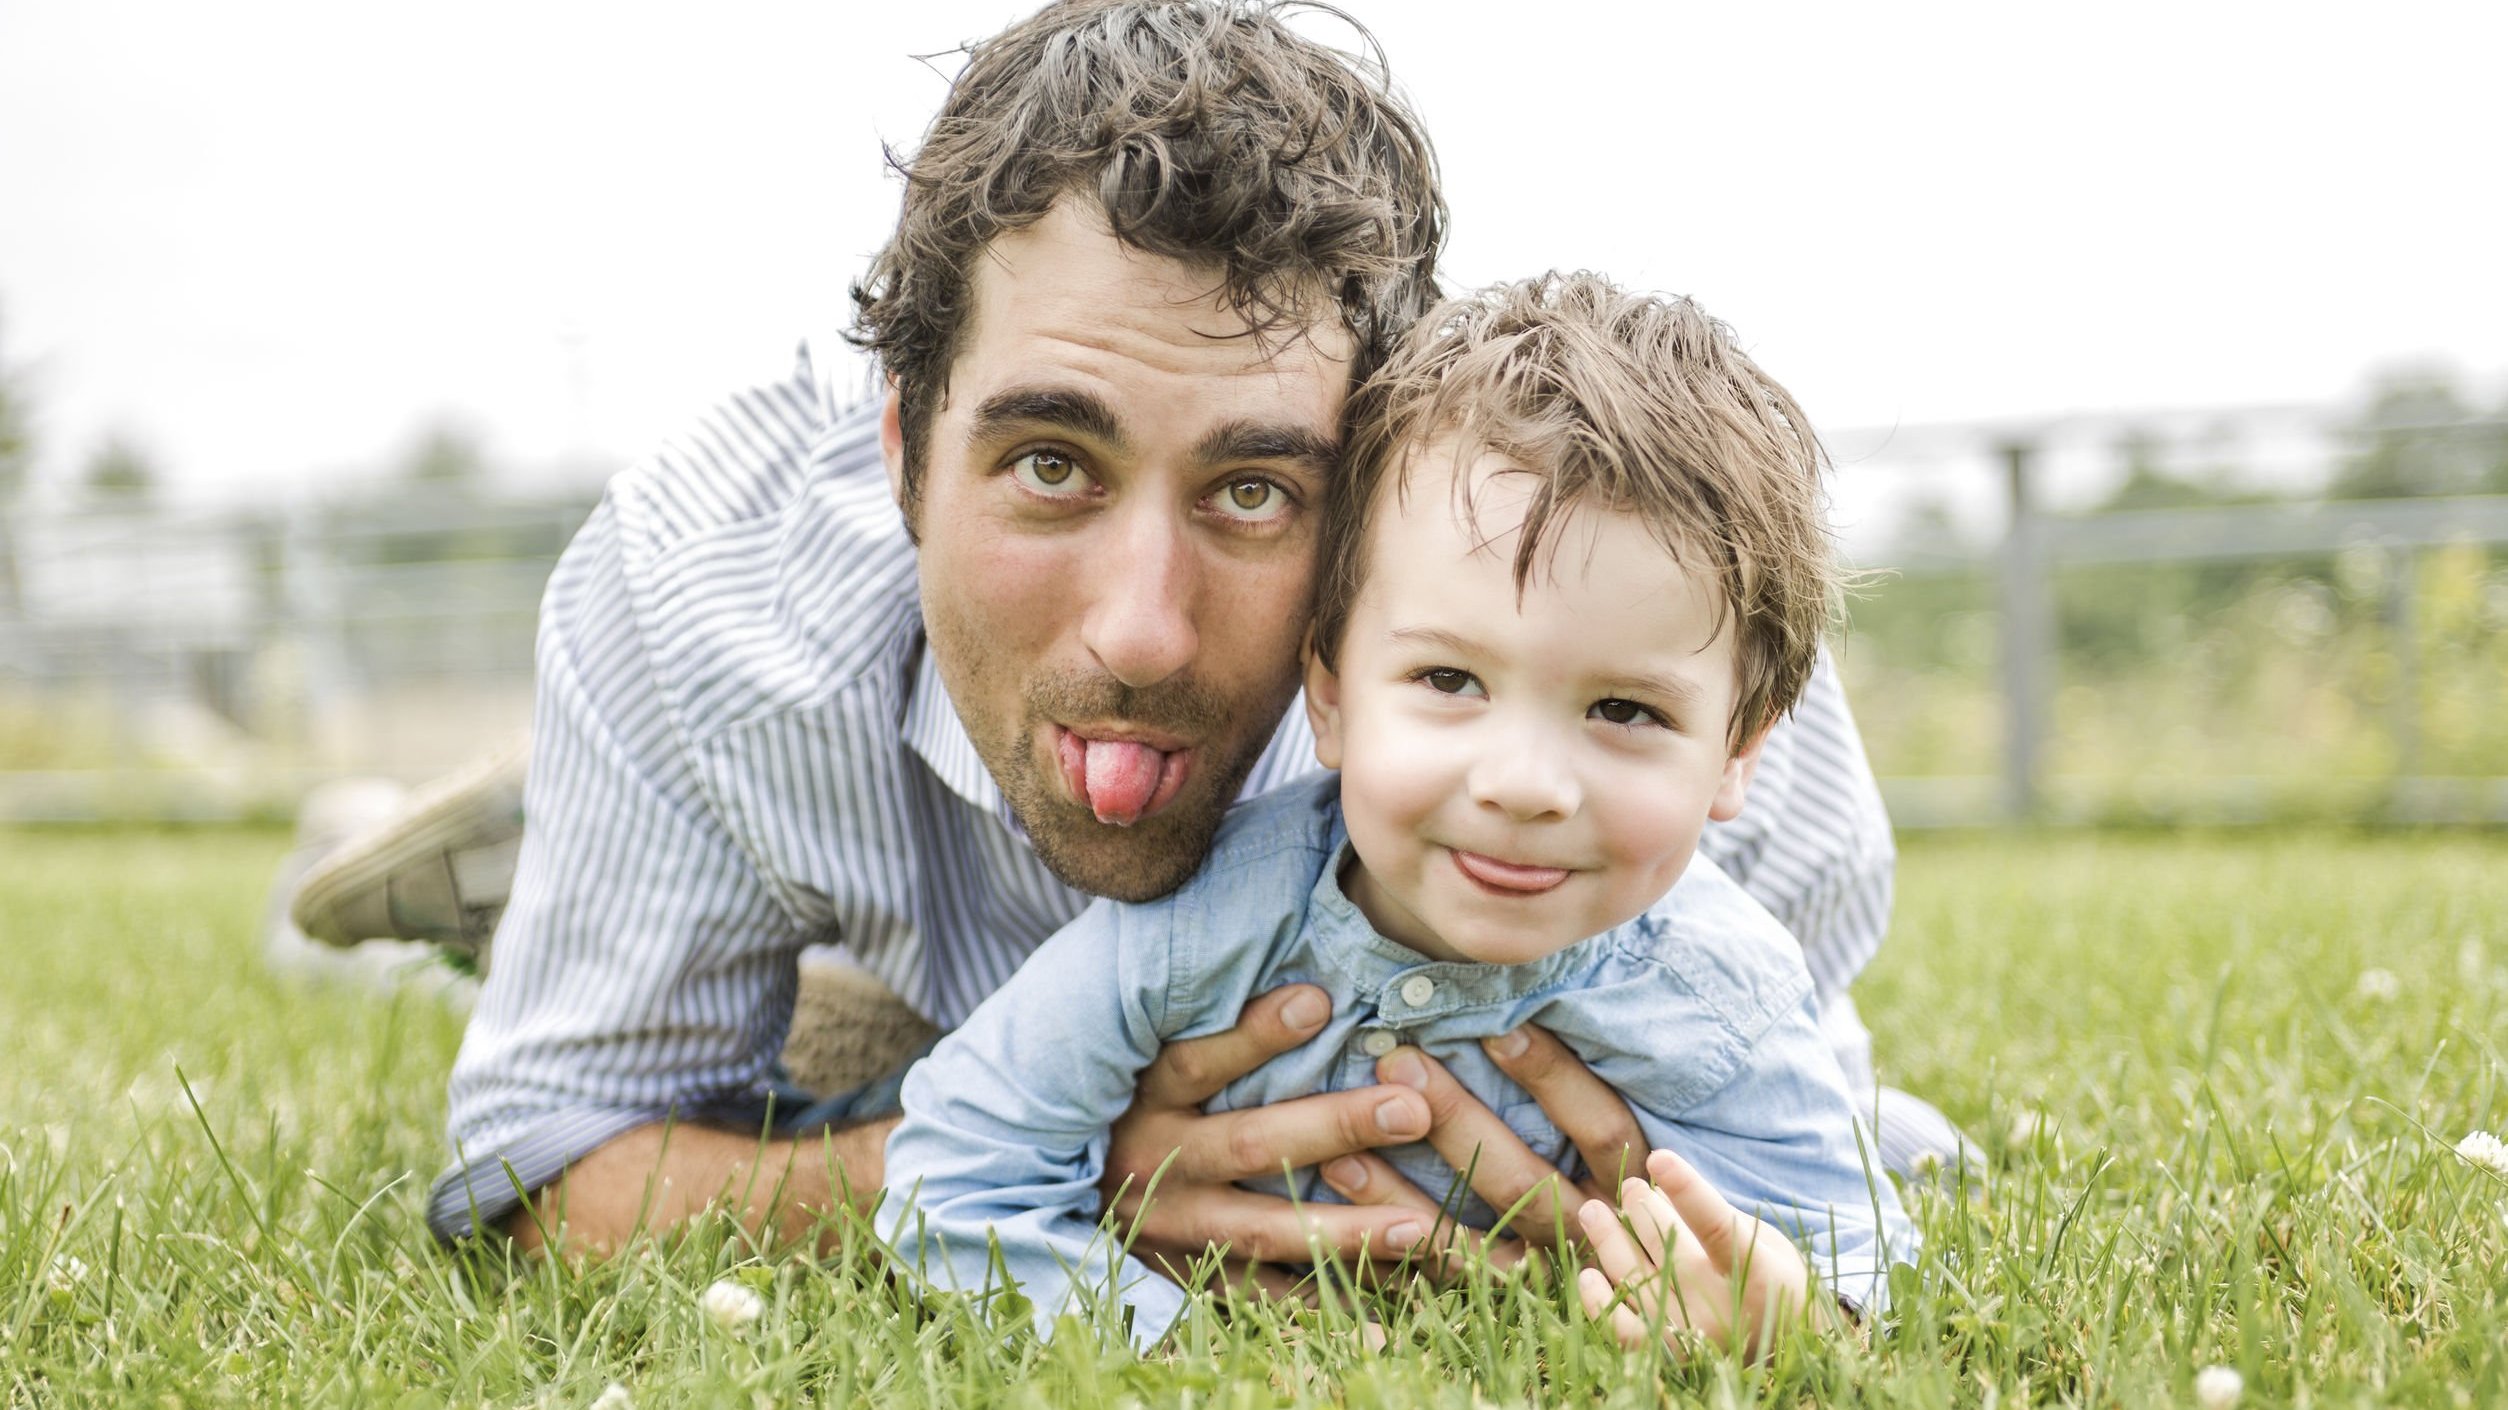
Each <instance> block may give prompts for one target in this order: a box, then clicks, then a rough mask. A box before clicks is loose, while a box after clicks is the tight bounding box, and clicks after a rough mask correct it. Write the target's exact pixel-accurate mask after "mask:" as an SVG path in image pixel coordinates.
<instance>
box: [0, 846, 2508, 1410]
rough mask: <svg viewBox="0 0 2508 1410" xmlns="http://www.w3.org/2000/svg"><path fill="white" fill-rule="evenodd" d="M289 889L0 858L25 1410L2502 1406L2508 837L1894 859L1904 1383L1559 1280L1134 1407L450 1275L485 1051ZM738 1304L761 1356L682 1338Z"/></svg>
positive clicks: (1210, 1345) (800, 1315)
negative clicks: (462, 1092)
mask: <svg viewBox="0 0 2508 1410" xmlns="http://www.w3.org/2000/svg"><path fill="white" fill-rule="evenodd" d="M282 846H283V839H282V838H280V837H279V836H278V835H277V834H273V833H191V834H154V833H114V834H99V833H85V834H77V833H16V834H10V833H0V956H5V963H6V966H7V970H6V973H7V978H6V981H5V983H0V1059H5V1064H4V1065H0V1147H4V1148H5V1149H4V1150H0V1388H5V1392H4V1393H5V1400H6V1403H7V1404H10V1405H17V1404H53V1403H59V1404H72V1405H88V1404H141V1405H156V1404H163V1405H169V1406H172V1405H218V1404H291V1403H311V1404H401V1403H409V1404H435V1403H454V1404H462V1405H480V1404H485V1405H498V1406H520V1405H536V1404H547V1405H571V1406H581V1405H589V1404H591V1403H592V1402H593V1401H594V1400H595V1399H596V1398H597V1397H599V1396H601V1395H602V1394H603V1392H604V1389H605V1388H606V1387H608V1386H609V1385H610V1384H611V1383H612V1382H618V1383H620V1384H622V1385H623V1386H624V1387H625V1388H626V1390H627V1391H628V1392H629V1393H630V1394H631V1395H632V1397H633V1399H634V1401H635V1402H636V1403H638V1404H641V1405H645V1406H657V1405H679V1404H691V1405H726V1406H730V1405H739V1406H749V1405H785V1404H796V1405H797V1404H854V1403H869V1404H881V1405H917V1406H919V1405H941V1404H950V1405H958V1404H966V1405H993V1404H1004V1405H1072V1404H1090V1405H1094V1404H1101V1403H1114V1402H1118V1401H1125V1400H1130V1401H1137V1402H1139V1403H1142V1404H1148V1405H1192V1406H1206V1405H1207V1406H1247V1407H1252V1406H1268V1405H1289V1404H1348V1405H1353V1406H1376V1405H1412V1404H1422V1405H1452V1406H1478V1405H1487V1404H1494V1405H1510V1404H1527V1403H1538V1404H1592V1405H1613V1406H1619V1405H1626V1406H1637V1405H1652V1404H1655V1403H1658V1402H1659V1401H1660V1400H1661V1399H1662V1398H1663V1397H1664V1396H1665V1395H1666V1394H1669V1395H1670V1396H1672V1397H1673V1398H1674V1399H1676V1400H1682V1401H1691V1400H1694V1401H1698V1402H1703V1403H1707V1404H1714V1405H1723V1404H1740V1403H1759V1402H1767V1403H1777V1404H1801V1403H1811V1402H1818V1403H1824V1404H1825V1403H1845V1402H1854V1403H1871V1404H1888V1405H1941V1404H1975V1405H1998V1404H2011V1403H2021V1402H2026V1403H2079V1404H2123V1405H2145V1404H2170V1403H2178V1404H2187V1403H2193V1390H2192V1387H2193V1381H2194V1377H2195V1375H2196V1373H2197V1371H2198V1370H2199V1369H2200V1368H2202V1367H2204V1366H2206V1365H2212V1364H2221V1365H2227V1366H2231V1367H2234V1368H2236V1369H2237V1370H2238V1371H2240V1372H2241V1373H2242V1374H2243V1376H2244V1380H2245V1385H2246V1392H2245V1400H2244V1402H2243V1403H2244V1404H2248V1405H2257V1404H2266V1405H2270V1404H2303V1405H2369V1404H2408V1405H2441V1406H2446V1405H2457V1406H2496V1405H2503V1404H2508V1179H2504V1178H2501V1177H2499V1176H2495V1175H2492V1174H2489V1173H2487V1172H2485V1171H2483V1170H2480V1169H2477V1168H2475V1167H2474V1166H2473V1165H2471V1164H2469V1163H2467V1162H2465V1161H2463V1160H2461V1159H2459V1158H2458V1157H2457V1156H2456V1155H2455V1154H2454V1153H2453V1151H2452V1147H2453V1146H2454V1144H2455V1143H2456V1142H2457V1141H2458V1140H2459V1139H2460V1138H2462V1137H2463V1136H2464V1135H2465V1134H2466V1133H2467V1132H2468V1131H2470V1130H2474V1129H2477V1128H2479V1129H2486V1130H2492V1131H2498V1130H2500V1129H2501V1128H2502V1127H2503V1126H2508V838H2501V837H2488V836H2467V835H2444V836H2396V835H2364V836H2349V835H2337V834H2324V833H2309V834H2265V835H2250V836H2163V835H2125V836H2114V835H2106V836H2080V835H2058V836H2045V837H2025V838H2020V839H2017V840H1997V839H1989V838H1971V839H1954V840H1923V841H1920V842H1917V843H1912V844H1910V846H1909V848H1908V852H1907V855H1906V858H1905V861H1904V864H1903V870H1902V885H1901V892H1902V894H1901V901H1900V907H1899V919H1898V928H1897V931H1896V933H1895V936H1894V938H1893V940H1892V943H1891V945H1890V946H1889V948H1888V950H1887V952H1886V953H1885V955H1884V957H1883V959H1882V961H1881V963H1880V964H1879V965H1878V966H1877V967H1876V970H1875V972H1874V973H1873V974H1872V975H1871V976H1870V977H1869V979H1868V980H1867V981H1866V984H1865V987H1864V989H1863V990H1862V991H1860V992H1861V993H1862V994H1863V996H1864V999H1863V1003H1864V1010H1865V1013H1866V1016H1867V1018H1868V1019H1870V1020H1871V1022H1872V1025H1873V1027H1874V1028H1875V1030H1876V1031H1877V1032H1878V1033H1879V1035H1880V1041H1881V1052H1882V1057H1883V1061H1884V1064H1885V1067H1886V1068H1887V1069H1888V1071H1889V1075H1891V1076H1893V1077H1894V1078H1896V1079H1897V1080H1899V1081H1900V1082H1902V1083H1903V1084H1904V1085H1907V1086H1910V1087H1912V1088H1914V1089H1916V1090H1918V1091H1921V1092H1924V1093H1926V1094H1928V1095H1931V1096H1933V1097H1935V1098H1937V1099H1938V1100H1940V1101H1941V1103H1942V1104H1943V1105H1944V1106H1945V1107H1946V1108H1947V1109H1948V1110H1949V1111H1950V1112H1951V1113H1952V1114H1953V1115H1954V1116H1955V1117H1957V1118H1959V1119H1960V1120H1962V1121H1963V1122H1964V1123H1966V1124H1967V1125H1968V1126H1969V1128H1970V1129H1971V1130H1972V1131H1974V1132H1976V1133H1978V1134H1979V1136H1980V1137H1981V1138H1982V1139H1984V1141H1985V1142H1986V1144H1987V1146H1988V1147H1989V1149H1990V1151H1991V1153H1992V1164H1991V1167H1990V1168H1989V1169H1988V1170H1987V1171H1985V1172H1983V1178H1982V1195H1981V1197H1980V1198H1978V1199H1975V1200H1964V1199H1959V1198H1955V1197H1948V1196H1944V1195H1939V1194H1934V1195H1926V1196H1921V1197H1918V1198H1916V1199H1915V1200H1914V1202H1913V1208H1914V1210H1915V1212H1916V1214H1917V1216H1918V1218H1919V1220H1920V1222H1921V1223H1922V1224H1923V1226H1924V1228H1925V1231H1926V1234H1927V1238H1928V1241H1929V1246H1928V1249H1927V1254H1926V1257H1925V1260H1924V1263H1923V1268H1922V1274H1921V1278H1920V1280H1919V1281H1918V1282H1917V1283H1915V1284H1913V1285H1911V1286H1909V1287H1908V1288H1907V1289H1906V1290H1905V1291H1904V1292H1903V1293H1902V1294H1901V1296H1900V1299H1899V1302H1898V1305H1897V1309H1896V1312H1895V1315H1894V1317H1893V1318H1892V1320H1891V1322H1890V1324H1889V1325H1888V1326H1887V1327H1885V1328H1884V1329H1883V1331H1882V1333H1881V1334H1880V1335H1879V1336H1878V1337H1877V1338H1876V1339H1874V1340H1873V1341H1872V1342H1871V1343H1870V1344H1869V1345H1864V1344H1859V1343H1857V1342H1855V1341H1852V1340H1843V1339H1842V1340H1836V1341H1826V1342H1812V1341H1808V1340H1806V1341H1803V1342H1798V1343H1796V1344H1795V1345H1793V1346H1791V1347H1790V1348H1788V1349H1787V1351H1786V1352H1785V1353H1784V1354H1782V1355H1781V1356H1780V1357H1779V1358H1777V1360H1776V1361H1775V1362H1774V1363H1773V1364H1771V1365H1768V1366H1764V1367H1756V1368H1753V1367H1743V1366H1739V1365H1735V1364H1732V1363H1730V1362H1727V1361H1722V1360H1711V1361H1708V1362H1705V1363H1703V1364H1692V1365H1675V1364H1671V1363H1670V1362H1668V1361H1666V1360H1665V1359H1663V1358H1661V1357H1659V1356H1652V1355H1648V1356H1628V1355H1623V1354H1622V1353H1621V1352H1619V1351H1618V1350H1617V1349H1616V1348H1614V1347H1612V1346H1611V1345H1609V1344H1608V1343H1607V1341H1606V1340H1605V1339H1604V1338H1603V1337H1602V1336H1601V1335H1600V1334H1599V1332H1598V1331H1596V1330H1595V1329H1593V1328H1590V1327H1588V1326H1586V1325H1584V1323H1583V1321H1582V1318H1581V1317H1579V1316H1576V1315H1573V1314H1572V1313H1571V1312H1570V1311H1569V1310H1568V1309H1567V1307H1566V1304H1565V1300H1563V1299H1562V1298H1560V1297H1559V1296H1558V1294H1557V1292H1556V1291H1555V1290H1554V1289H1550V1288H1547V1287H1544V1286H1542V1285H1540V1284H1539V1283H1538V1282H1519V1283H1512V1284H1509V1283H1500V1282H1494V1281H1490V1280H1482V1281H1478V1282H1468V1283H1466V1284H1465V1285H1463V1286H1460V1287H1456V1288H1451V1289H1448V1290H1446V1291H1444V1292H1442V1293H1439V1294H1436V1295H1435V1296H1434V1297H1433V1298H1429V1297H1422V1298H1417V1299H1413V1300H1411V1301H1408V1302H1405V1303H1402V1304H1398V1305H1385V1306H1381V1307H1378V1308H1376V1309H1375V1312H1376V1315H1378V1316H1380V1317H1382V1318H1383V1319H1384V1321H1385V1324H1386V1330H1387V1332H1388V1338H1389V1339H1388V1344H1387V1345H1386V1346H1385V1348H1384V1349H1382V1350H1377V1351H1370V1350H1368V1349H1366V1348H1365V1347H1364V1346H1363V1345H1362V1344H1361V1338H1360V1337H1359V1335H1358V1334H1357V1331H1356V1328H1355V1325H1354V1322H1353V1318H1352V1314H1351V1312H1350V1311H1349V1310H1348V1309H1346V1308H1342V1307H1334V1308H1329V1309H1326V1310H1324V1311H1320V1312H1315V1313H1298V1312H1291V1311H1286V1310H1282V1311H1276V1312H1273V1311H1267V1312H1264V1313H1261V1314H1259V1315H1248V1316H1242V1317H1239V1318H1238V1319H1236V1320H1235V1321H1233V1322H1219V1321H1216V1320H1213V1319H1210V1318H1207V1317H1205V1318H1201V1319H1198V1320H1196V1321H1195V1322H1194V1323H1193V1324H1191V1325H1189V1326H1188V1327H1187V1328H1186V1330H1185V1331H1184V1332H1183V1333H1182V1334H1181V1336H1180V1337H1179V1339H1178V1341H1177V1343H1176V1344H1175V1346H1174V1347H1173V1349H1172V1351H1171V1353H1170V1354H1168V1355H1165V1356H1162V1357H1160V1358H1157V1359H1152V1360H1148V1361H1141V1360H1136V1359H1135V1358H1134V1357H1133V1356H1132V1355H1131V1354H1130V1353H1129V1352H1127V1351H1125V1350H1123V1349H1122V1348H1121V1346H1120V1344H1119V1343H1118V1342H1115V1341H1113V1340H1111V1339H1107V1338H1103V1337H1099V1336H1095V1335H1092V1334H1090V1333H1089V1332H1088V1331H1087V1330H1085V1329H1082V1330H1079V1331H1075V1332H1074V1333H1072V1334H1070V1335H1066V1336H1064V1337H1062V1338H1059V1339H1058V1340H1056V1341H1055V1342H1054V1343H1053V1344H1051V1345H1050V1346H1039V1345H1037V1344H1035V1343H1034V1342H1033V1341H1032V1340H1029V1339H1027V1338H1024V1337H1021V1336H1015V1335H995V1334H992V1333H990V1332H987V1331H986V1330H985V1329H984V1328H982V1327H980V1326H978V1325H976V1324H975V1323H973V1322H971V1321H968V1320H966V1319H965V1318H964V1317H962V1316H954V1315H937V1316H927V1315H922V1314H918V1313H915V1312H912V1311H909V1310H906V1304H905V1303H904V1302H903V1301H902V1300H901V1297H900V1294H899V1293H898V1292H896V1291H895V1290H894V1289H893V1288H891V1287H890V1286H888V1285H886V1284H885V1283H883V1282H882V1281H881V1280H880V1279H879V1278H878V1277H876V1276H875V1275H874V1274H873V1273H872V1272H871V1271H870V1270H869V1269H868V1268H867V1267H866V1265H864V1264H863V1263H861V1262H859V1261H858V1260H856V1259H854V1258H852V1257H850V1256H849V1257H845V1258H840V1259H838V1260H836V1261H834V1262H833V1263H831V1264H821V1263H811V1262H805V1261H802V1260H799V1259H791V1258H781V1259H760V1258H759V1257H757V1256H756V1254H755V1253H754V1252H753V1251H751V1250H748V1249H746V1248H744V1247H742V1246H741V1244H740V1243H739V1242H738V1240H736V1239H734V1238H731V1237H728V1236H726V1235H725V1234H724V1233H723V1232H721V1231H719V1230H709V1231H703V1232H700V1233H699V1234H697V1235H696V1236H693V1237H690V1238H688V1239H686V1240H683V1241H681V1242H679V1243H678V1244H676V1245H675V1246H674V1247H672V1248H669V1249H667V1250H659V1251H652V1252H648V1253H645V1254H642V1255H638V1256H633V1257H629V1258H626V1259H623V1260H620V1261H617V1262H614V1263H611V1264H608V1265H603V1266H597V1267H591V1268H585V1269H568V1268H566V1267H563V1266H557V1265H551V1266H538V1267H523V1268H508V1267H507V1266H505V1265H504V1264H503V1263H502V1261H501V1260H500V1261H496V1262H490V1261H486V1260H479V1261H467V1262H466V1261H459V1260H455V1259H452V1258H449V1257H447V1256H445V1255H443V1254H441V1253H439V1252H438V1251H437V1250H436V1248H435V1247H434V1245H433V1244H432V1243H431V1242H430V1241H429V1240H428V1238H427V1236H426V1234H425V1232H424V1231H423V1229H422V1228H421V1227H420V1225H419V1222H418V1215H417V1210H418V1205H419V1201H420V1197H421V1194H422V1192H423V1188H424V1184H425V1181H426V1179H427V1178H428V1176H429V1175H431V1174H432V1172H433V1171H434V1169H435V1166H436V1164H437V1160H438V1154H439V1152H438V1140H439V1135H438V1128H439V1123H440V1119H441V1113H442V1104H443V1092H442V1084H443V1074H444V1072H445V1069H446V1067H447V1065H448V1064H449V1062H450V1061H451V1058H452V1054H453V1050H454V1046H455V1043H456V1041H457V1039H458V1036H459V1021H458V1019H457V1018H455V1017H453V1016H451V1015H449V1014H447V1013H446V1012H444V1011H442V1010H441V1009H439V1008H437V1007H436V1006H435V1005H433V1004H432V1003H429V1002H426V1001H422V1000H416V999H404V1000H402V1001H399V1002H397V1003H395V1002H392V1001H387V1000H382V999H377V998H373V997H369V996H366V995H363V994H360V993H355V992H347V991H341V990H337V989H325V988H318V987H301V986H298V985H295V984H291V983H289V982H285V981H281V980H278V979H274V978H272V977H270V976H268V975H267V974H265V973H264V972H263V970H262V969H261V967H260V965H259V963H258V950H257V941H256V939H255V936H254V933H253V932H254V927H255V923H256V914H257V911H258V908H259V902H260V891H261V888H262V886H263V884H264V882H265V880H266V878H267V877H268V876H269V874H270V868H271V865H272V863H273V862H274V860H275V859H276V857H277V855H278V853H279V851H280V850H281V848H282ZM186 1083H188V1086H189V1091H188V1093H187V1092H186V1090H185V1085H184V1084H186ZM195 1103H196V1105H195ZM2037 1113H2043V1114H2044V1116H2045V1117H2046V1118H2047V1124H2046V1125H2044V1126H2035V1125H2034V1122H2035V1114H2037ZM2016 1126H2017V1127H2020V1128H2022V1131H2021V1132H2020V1133H2017V1134H2016V1132H2015V1127H2016ZM2030 1129H2035V1130H2037V1131H2038V1132H2040V1133H2041V1134H2039V1135H2037V1136H2035V1137H2034V1138H2031V1137H2029V1136H2027V1135H2026V1132H2027V1131H2028V1130H2030ZM726 1272H730V1273H732V1275H733V1276H737V1277H743V1278H746V1279H748V1280H750V1281H751V1282H752V1283H753V1284H754V1285H755V1286H756V1287H758V1288H759V1289H760V1290H761V1291H763V1292H764V1294H765V1298H766V1312H765V1314H764V1316H763V1317H762V1318H760V1319H759V1320H758V1321H757V1322H756V1323H755V1324H753V1325H751V1326H749V1327H748V1328H746V1330H745V1331H741V1332H737V1333H735V1332H726V1331H723V1330H721V1329H719V1328H717V1327H715V1326H714V1325H712V1324H711V1323H709V1322H708V1321H707V1320H706V1319H705V1317H704V1316H703V1314H702V1313H701V1311H700V1309H699V1305H698V1295H699V1293H700V1291H701V1290H702V1289H704V1288H705V1287H706V1286H707V1284H708V1283H710V1282H712V1281H713V1280H714V1279H716V1278H717V1277H720V1276H723V1275H724V1274H725V1273H726ZM611 1403H612V1404H615V1403H617V1402H615V1401H613V1402H611Z"/></svg>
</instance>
